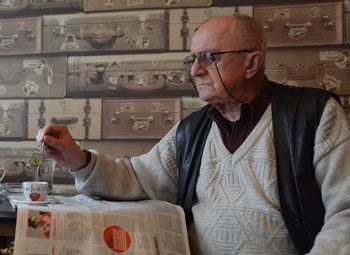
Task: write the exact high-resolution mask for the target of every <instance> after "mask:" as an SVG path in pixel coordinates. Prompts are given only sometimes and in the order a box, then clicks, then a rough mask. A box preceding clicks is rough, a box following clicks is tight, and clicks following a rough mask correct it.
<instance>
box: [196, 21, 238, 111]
mask: <svg viewBox="0 0 350 255" xmlns="http://www.w3.org/2000/svg"><path fill="white" fill-rule="evenodd" d="M219 30H220V29H219ZM237 49H238V47H234V42H233V36H232V35H227V33H226V35H225V33H222V32H220V31H216V30H215V24H209V25H206V24H204V25H203V26H202V27H200V29H199V30H198V31H197V32H196V33H195V34H194V36H193V37H192V45H191V54H194V55H198V54H199V52H202V51H211V52H213V53H215V52H222V51H232V50H237ZM215 59H216V64H217V68H216V66H215V63H213V64H211V65H208V66H205V65H201V64H200V63H198V59H197V60H196V61H195V62H194V64H193V66H192V68H191V75H192V77H193V78H194V80H195V83H196V86H197V90H198V92H199V97H200V98H201V99H202V100H204V101H207V102H209V103H212V104H214V105H215V104H224V103H232V102H234V101H235V100H234V99H233V98H232V97H231V96H230V95H229V94H228V93H227V92H226V90H225V88H224V86H223V84H222V82H221V79H220V76H219V73H218V71H219V72H220V75H221V78H222V81H223V83H224V84H225V86H226V88H227V89H228V91H229V92H230V93H231V94H232V95H233V96H234V97H236V98H240V96H241V93H242V89H241V87H242V83H243V81H244V73H243V70H244V54H232V53H226V54H220V55H215Z"/></svg>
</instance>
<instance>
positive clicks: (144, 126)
mask: <svg viewBox="0 0 350 255" xmlns="http://www.w3.org/2000/svg"><path fill="white" fill-rule="evenodd" d="M153 120H154V118H153V116H146V117H135V116H130V121H132V123H133V124H132V129H133V130H134V131H135V132H137V133H144V132H146V131H147V130H149V129H150V127H151V122H152V121H153Z"/></svg>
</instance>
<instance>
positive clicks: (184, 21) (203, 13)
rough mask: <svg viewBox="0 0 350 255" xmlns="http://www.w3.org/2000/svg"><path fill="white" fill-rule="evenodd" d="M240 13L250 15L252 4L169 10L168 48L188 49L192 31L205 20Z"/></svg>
mask: <svg viewBox="0 0 350 255" xmlns="http://www.w3.org/2000/svg"><path fill="white" fill-rule="evenodd" d="M237 12H239V13H242V14H246V15H249V16H252V13H253V7H252V6H242V7H235V6H231V7H209V8H183V9H171V10H169V49H170V50H189V49H190V48H191V38H192V35H193V33H194V31H195V30H196V29H197V28H198V26H199V25H200V24H201V23H202V22H203V21H205V20H207V19H209V18H212V17H215V16H220V15H232V14H233V13H237Z"/></svg>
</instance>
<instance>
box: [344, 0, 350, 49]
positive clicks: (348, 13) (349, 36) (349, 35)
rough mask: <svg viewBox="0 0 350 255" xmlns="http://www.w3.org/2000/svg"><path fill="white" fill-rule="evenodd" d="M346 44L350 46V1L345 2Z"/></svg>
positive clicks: (345, 0)
mask: <svg viewBox="0 0 350 255" xmlns="http://www.w3.org/2000/svg"><path fill="white" fill-rule="evenodd" d="M344 30H345V33H344V34H345V39H344V40H345V43H346V44H350V0H344Z"/></svg>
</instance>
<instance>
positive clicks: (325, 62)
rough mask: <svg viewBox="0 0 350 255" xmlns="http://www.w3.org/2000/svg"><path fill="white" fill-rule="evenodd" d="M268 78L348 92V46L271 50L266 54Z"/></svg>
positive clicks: (340, 92) (346, 93) (286, 82)
mask: <svg viewBox="0 0 350 255" xmlns="http://www.w3.org/2000/svg"><path fill="white" fill-rule="evenodd" d="M266 75H267V76H268V78H269V79H271V80H273V81H276V82H280V83H283V84H288V85H292V86H309V87H317V88H323V89H326V90H329V91H332V92H336V93H337V94H339V95H350V84H349V77H350V49H347V48H345V47H343V46H323V47H321V46H319V47H313V48H309V47H308V48H292V49H288V51H286V50H285V49H279V48H276V49H270V50H268V52H267V56H266Z"/></svg>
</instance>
